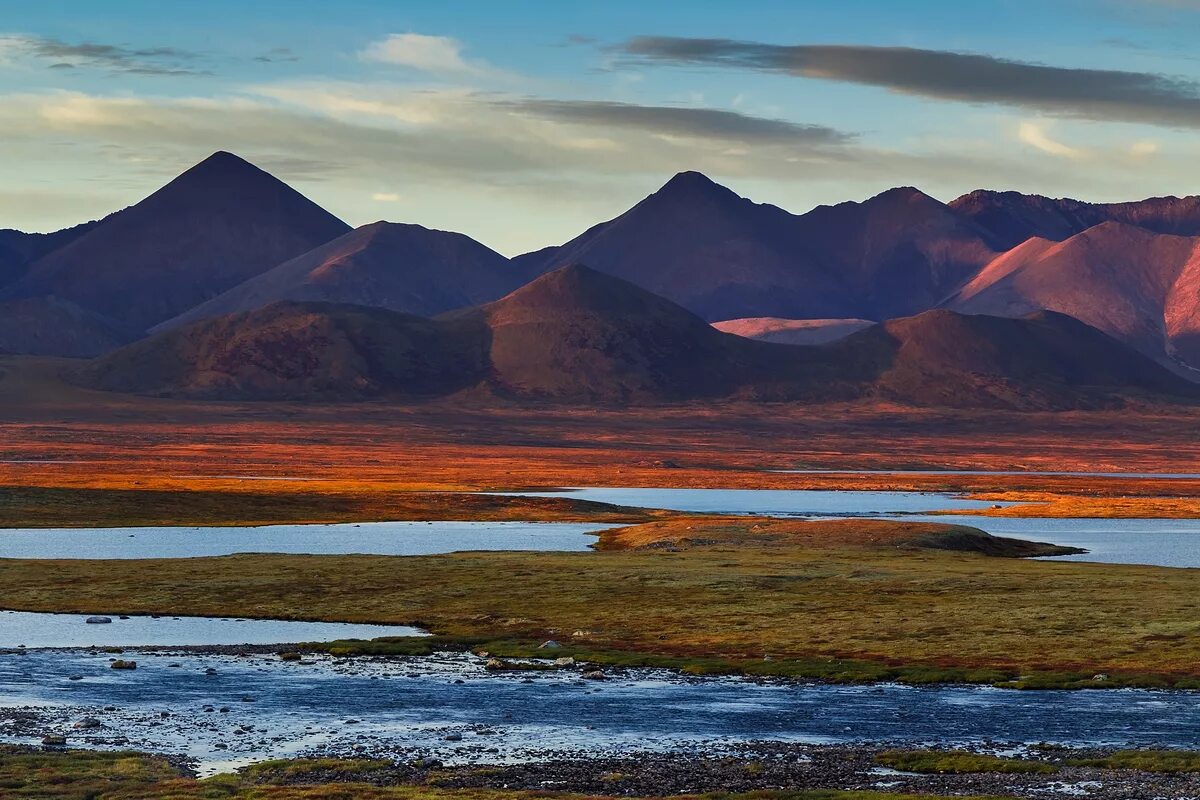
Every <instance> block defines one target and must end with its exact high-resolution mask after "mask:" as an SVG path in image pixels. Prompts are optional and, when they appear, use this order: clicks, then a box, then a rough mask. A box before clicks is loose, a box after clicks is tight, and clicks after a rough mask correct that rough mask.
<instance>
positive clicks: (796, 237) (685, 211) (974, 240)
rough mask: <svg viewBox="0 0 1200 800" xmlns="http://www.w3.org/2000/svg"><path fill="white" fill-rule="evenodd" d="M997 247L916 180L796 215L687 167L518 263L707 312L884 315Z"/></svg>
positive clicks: (929, 297) (926, 301)
mask: <svg viewBox="0 0 1200 800" xmlns="http://www.w3.org/2000/svg"><path fill="white" fill-rule="evenodd" d="M994 256H995V251H994V250H993V248H992V247H991V246H990V245H989V244H988V241H987V236H986V234H985V232H984V231H983V230H982V229H980V228H978V226H976V225H975V224H974V223H972V222H970V221H968V220H965V219H963V218H962V217H960V216H959V215H957V214H955V213H954V212H953V211H952V210H951V209H949V208H948V207H946V206H945V205H943V204H942V203H940V202H938V201H937V200H934V199H933V198H932V197H929V196H928V195H925V194H923V193H921V192H919V191H918V190H916V189H912V188H911V187H908V188H901V189H894V190H890V191H888V192H884V193H882V194H880V195H878V196H876V197H874V198H871V199H869V200H867V201H865V202H863V203H842V204H840V205H837V206H822V207H819V208H817V209H814V210H813V211H810V212H809V213H807V214H804V215H801V216H796V215H793V214H790V213H788V212H787V211H784V210H783V209H781V208H777V207H775V206H771V205H761V204H758V203H754V202H752V201H750V200H747V199H745V198H742V197H739V196H738V195H737V194H735V193H734V192H732V191H730V190H729V189H727V188H725V187H724V186H721V185H720V184H718V183H715V182H714V181H712V180H710V179H709V178H707V177H706V176H704V175H702V174H701V173H698V172H682V173H680V174H678V175H676V176H675V177H674V178H672V179H671V180H670V181H668V182H667V183H666V184H665V185H664V186H663V187H662V188H661V189H659V190H658V191H657V192H655V193H654V194H652V195H650V196H649V197H647V198H646V199H644V200H642V201H641V202H640V203H638V204H637V205H635V206H634V207H633V208H631V209H630V210H629V211H627V212H625V213H624V214H622V215H621V216H619V217H617V218H615V219H613V220H610V221H609V222H605V223H602V224H600V225H597V226H595V227H593V228H591V229H589V230H587V231H585V232H584V233H583V234H581V235H580V236H578V237H576V238H575V239H573V240H572V241H570V242H568V243H566V244H564V245H562V246H561V247H558V248H546V249H543V250H540V251H538V252H537V253H531V254H527V255H525V256H518V257H517V258H516V259H514V263H515V264H517V265H518V267H519V268H520V269H521V270H523V271H524V273H525V274H527V275H532V274H536V273H537V272H538V271H539V270H541V271H544V270H548V269H553V268H556V267H558V266H562V265H564V264H570V263H587V264H588V265H589V266H592V267H594V268H595V269H598V270H600V271H601V272H606V273H609V274H611V275H615V276H617V277H620V278H624V279H625V280H629V281H632V282H634V283H636V284H638V285H639V286H641V287H643V288H645V289H648V290H650V291H652V292H655V293H657V294H661V295H662V296H664V297H666V298H668V299H670V300H673V301H675V302H677V303H679V304H680V305H682V306H684V307H686V308H688V309H689V310H691V311H693V312H695V313H697V314H699V315H700V316H702V317H704V318H705V319H708V320H725V319H736V318H741V317H750V316H755V317H761V316H774V317H784V318H830V317H833V318H849V317H864V318H871V319H881V318H885V317H888V316H894V315H895V314H898V313H912V312H914V311H917V310H922V309H925V308H928V307H929V306H930V305H932V304H935V303H937V302H938V301H939V300H941V299H942V298H943V297H944V296H945V295H946V294H948V293H949V292H950V291H952V290H953V289H954V288H955V287H956V286H957V285H958V284H959V283H961V281H962V280H963V279H964V278H966V277H967V276H968V275H969V274H971V273H972V272H973V271H974V270H975V269H977V268H978V267H979V266H981V265H982V264H984V263H986V262H987V261H989V260H990V259H991V258H992V257H994Z"/></svg>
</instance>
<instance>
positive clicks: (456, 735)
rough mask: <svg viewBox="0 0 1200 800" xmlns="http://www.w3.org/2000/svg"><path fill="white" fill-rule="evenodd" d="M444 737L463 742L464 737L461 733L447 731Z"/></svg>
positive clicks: (448, 740) (449, 740) (450, 740)
mask: <svg viewBox="0 0 1200 800" xmlns="http://www.w3.org/2000/svg"><path fill="white" fill-rule="evenodd" d="M442 738H443V739H444V740H446V741H447V742H461V741H462V738H463V737H462V734H461V733H447V734H446V735H445V736H443V737H442Z"/></svg>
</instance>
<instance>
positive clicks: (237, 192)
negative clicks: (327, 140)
mask: <svg viewBox="0 0 1200 800" xmlns="http://www.w3.org/2000/svg"><path fill="white" fill-rule="evenodd" d="M347 230H349V228H348V226H347V225H346V224H345V223H343V222H341V221H340V220H338V219H337V218H336V217H334V216H333V215H331V214H329V213H328V212H326V211H324V210H323V209H321V208H320V207H319V206H317V205H315V204H314V203H312V202H311V201H309V200H307V199H306V198H305V197H303V196H302V195H300V194H299V193H298V192H296V191H295V190H293V189H291V188H290V187H288V186H287V185H286V184H284V183H283V182H281V181H279V180H278V179H276V178H274V177H272V176H271V175H269V174H267V173H266V172H263V171H262V170H260V169H258V168H257V167H255V166H253V165H251V164H249V163H247V162H246V161H243V160H242V159H240V158H238V157H237V156H235V155H232V154H230V153H216V154H214V155H212V156H210V157H209V158H207V159H205V160H204V161H203V162H201V163H199V164H197V165H196V166H194V167H192V168H191V169H189V170H188V171H186V172H184V173H183V174H182V175H180V176H179V177H178V178H176V179H174V180H173V181H171V182H170V183H168V184H167V185H166V186H164V187H163V188H161V189H159V190H158V191H157V192H155V193H154V194H152V195H150V196H149V197H147V198H146V199H144V200H142V201H141V202H139V203H137V204H136V205H134V206H131V207H129V208H126V209H124V210H123V211H118V212H116V213H115V214H111V215H109V216H108V217H106V218H104V219H103V220H101V221H100V222H98V223H96V224H95V225H94V226H92V227H91V228H90V229H88V230H87V231H86V232H84V233H83V234H82V235H80V236H78V237H77V238H75V239H74V240H73V241H71V242H69V243H67V244H65V245H63V246H61V247H57V248H55V249H53V250H52V251H50V252H49V253H48V254H46V255H45V256H43V257H41V258H39V259H38V260H36V261H34V262H33V263H32V264H30V265H29V267H28V270H27V272H26V273H25V275H24V276H22V277H21V278H20V279H18V280H17V281H16V282H14V283H13V284H11V285H10V286H9V287H7V288H6V289H5V290H4V291H3V297H5V298H8V299H14V298H27V297H45V296H53V297H57V298H59V299H60V300H64V301H67V302H70V303H73V304H75V305H76V306H78V307H80V308H82V309H84V310H86V311H88V312H91V313H93V314H97V315H100V316H101V317H105V318H107V319H108V320H110V321H111V323H112V324H114V325H117V326H120V327H122V328H130V329H135V330H145V329H147V328H149V327H150V326H152V325H155V324H157V323H159V322H162V321H163V320H166V319H170V318H171V317H173V316H175V315H177V314H180V313H182V312H184V311H186V310H188V309H189V308H192V307H193V306H195V305H197V304H198V303H201V302H203V301H205V300H208V299H209V298H211V297H213V296H215V295H217V294H219V293H220V292H223V291H225V290H226V289H229V288H230V287H232V286H234V285H236V284H238V283H241V282H242V281H244V280H246V279H247V278H250V277H251V276H253V275H257V274H259V273H260V272H264V271H266V270H268V269H270V268H272V267H274V266H276V265H277V264H279V263H281V262H283V261H286V260H288V259H290V258H293V257H295V256H297V255H300V254H301V253H304V252H307V251H309V250H311V249H313V248H314V247H316V246H318V245H321V244H324V243H325V242H327V241H329V240H330V239H333V238H335V237H337V236H340V235H342V234H343V233H345V232H346V231H347Z"/></svg>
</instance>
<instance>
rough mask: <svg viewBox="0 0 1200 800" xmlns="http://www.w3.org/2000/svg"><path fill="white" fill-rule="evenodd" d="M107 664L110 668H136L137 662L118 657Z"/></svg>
mask: <svg viewBox="0 0 1200 800" xmlns="http://www.w3.org/2000/svg"><path fill="white" fill-rule="evenodd" d="M108 666H109V667H110V668H112V669H137V662H136V661H123V660H121V659H119V658H118V659H116V660H115V661H113V662H112V663H111V664H109V665H108Z"/></svg>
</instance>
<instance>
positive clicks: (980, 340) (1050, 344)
mask: <svg viewBox="0 0 1200 800" xmlns="http://www.w3.org/2000/svg"><path fill="white" fill-rule="evenodd" d="M864 347H869V348H880V347H882V348H884V349H886V350H888V351H889V355H888V357H887V359H886V362H887V363H886V366H885V367H884V368H883V369H882V370H880V372H879V374H878V375H876V376H875V377H874V379H873V380H872V382H871V387H870V389H869V393H870V394H872V395H875V396H879V397H884V398H889V399H895V400H899V401H902V402H905V403H910V404H913V405H919V406H959V407H996V408H1014V409H1020V410H1034V409H1051V410H1065V409H1074V408H1093V407H1101V406H1108V405H1113V404H1120V403H1121V402H1123V401H1124V400H1125V399H1126V398H1127V397H1130V396H1137V395H1142V396H1148V397H1163V396H1167V397H1174V398H1179V399H1181V400H1186V401H1189V402H1196V401H1198V400H1200V388H1198V387H1196V386H1194V385H1193V384H1191V383H1189V382H1188V381H1186V380H1184V379H1182V378H1180V377H1178V376H1177V375H1174V374H1173V373H1171V372H1170V371H1169V370H1167V369H1165V368H1164V367H1162V366H1160V365H1159V364H1157V363H1155V362H1154V361H1153V360H1151V359H1149V358H1147V357H1146V356H1143V355H1142V354H1140V353H1138V352H1136V351H1135V350H1133V349H1132V348H1130V347H1127V346H1126V345H1123V344H1122V343H1120V342H1118V341H1116V340H1115V339H1113V338H1111V337H1109V336H1107V335H1105V334H1104V333H1101V332H1100V331H1098V330H1096V329H1095V328H1092V327H1090V326H1088V325H1085V324H1083V323H1082V322H1079V321H1078V320H1076V319H1073V318H1071V317H1068V316H1066V315H1064V314H1057V313H1053V312H1047V311H1039V312H1035V313H1033V314H1030V315H1027V316H1025V317H1022V318H1002V317H992V316H984V315H964V314H957V313H954V312H951V311H945V310H937V311H927V312H925V313H923V314H919V315H917V316H915V317H909V318H905V319H896V320H891V321H889V322H885V323H882V324H880V325H876V326H875V327H873V328H870V329H868V330H866V331H862V332H860V333H856V334H852V335H851V336H849V337H848V338H846V339H843V340H842V341H840V342H838V343H836V344H835V345H831V348H832V349H836V350H842V351H844V352H851V353H852V352H855V351H857V350H859V349H860V348H864Z"/></svg>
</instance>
